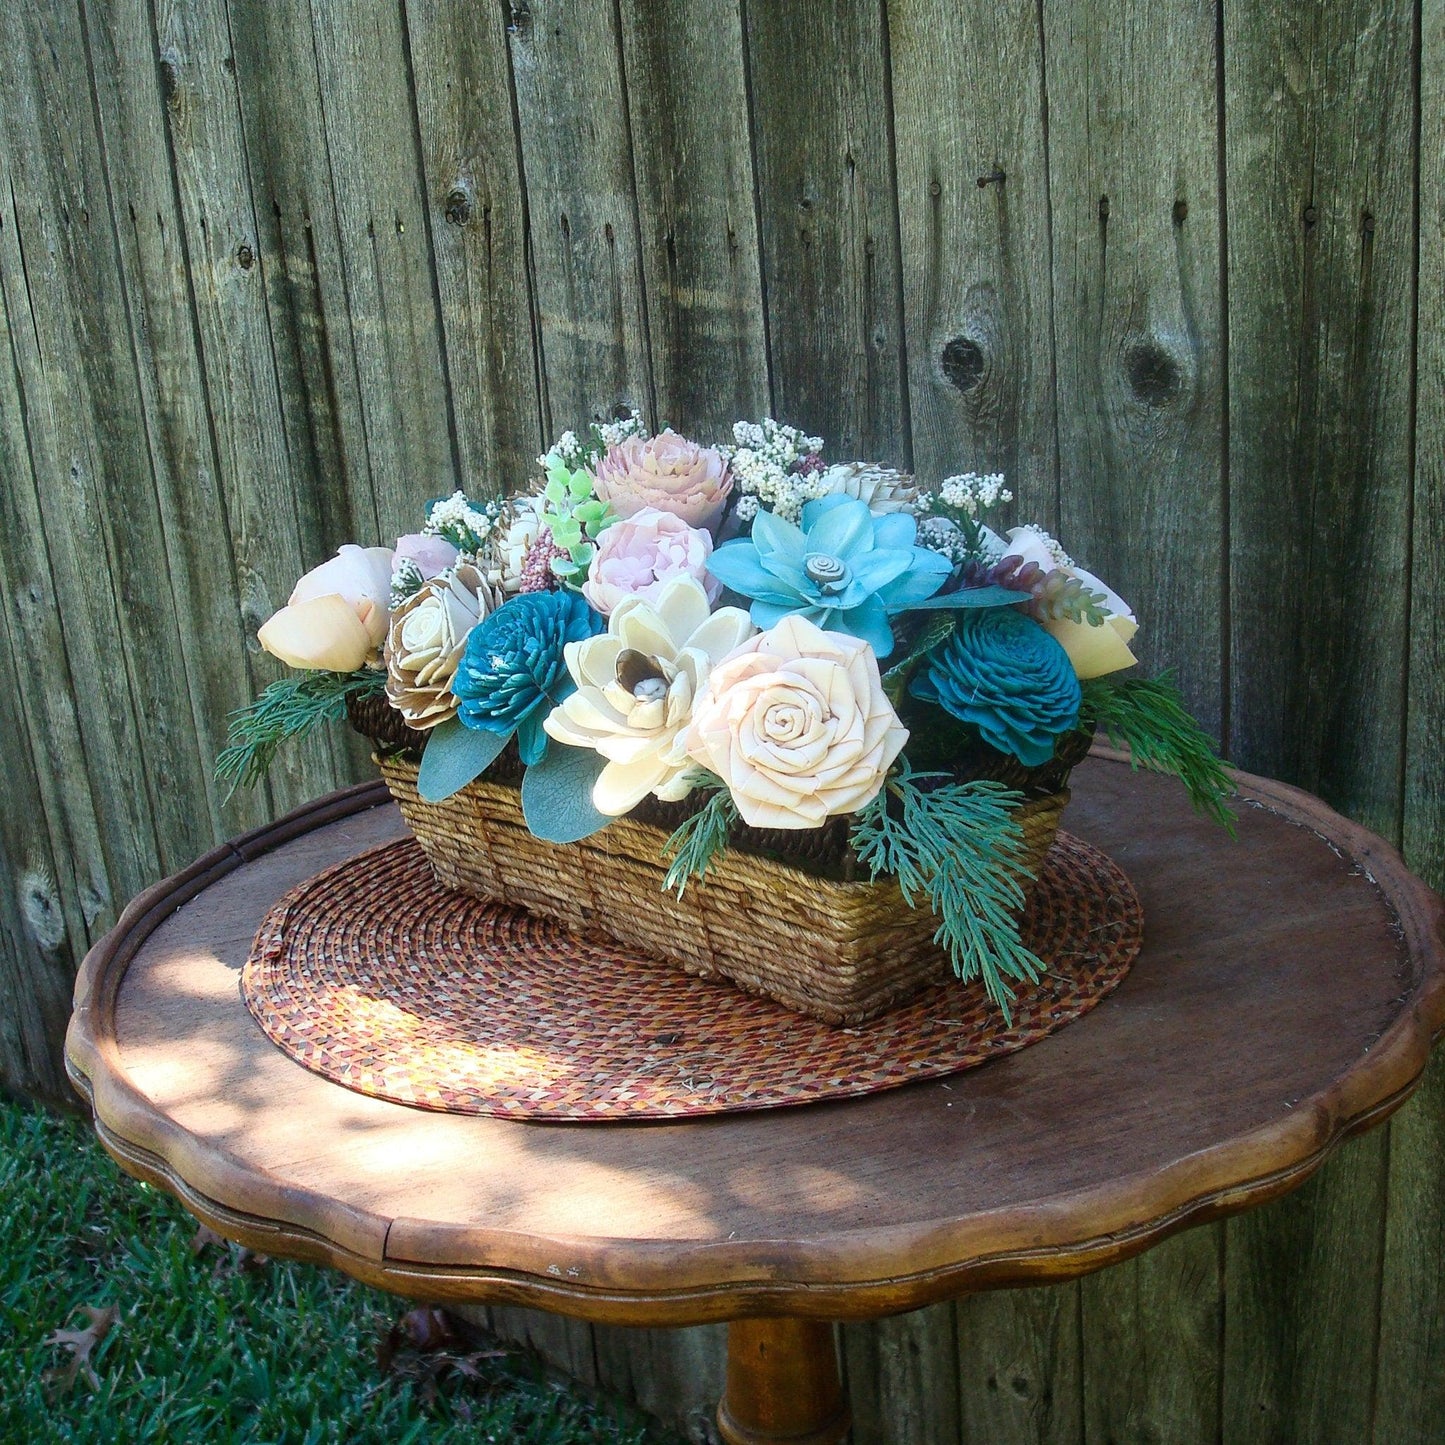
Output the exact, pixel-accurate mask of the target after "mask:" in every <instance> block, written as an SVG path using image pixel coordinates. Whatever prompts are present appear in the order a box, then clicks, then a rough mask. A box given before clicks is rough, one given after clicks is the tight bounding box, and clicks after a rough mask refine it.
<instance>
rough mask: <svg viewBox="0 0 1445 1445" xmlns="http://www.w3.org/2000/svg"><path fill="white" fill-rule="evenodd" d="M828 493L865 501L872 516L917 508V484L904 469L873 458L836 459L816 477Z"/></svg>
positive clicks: (910, 510)
mask: <svg viewBox="0 0 1445 1445" xmlns="http://www.w3.org/2000/svg"><path fill="white" fill-rule="evenodd" d="M818 480H819V482H820V484H821V485H822V487H823V489H824V492H825V494H826V495H828V496H838V497H852V498H853V499H854V500H855V501H858V502H867V503H868V510H869V511H870V512H872V513H873V515H874V516H875V517H882V516H886V515H887V514H888V513H889V512H912V511H915V510H917V503H918V488H917V486H916V485H915V484H914V481H913V478H912V477H911V476H909V474H908V473H907V472H900V471H896V470H895V469H894V468H892V467H880V466H878V465H877V464H876V463H874V462H838V463H837V464H835V465H834V466H831V467H828V468H827V469H826V470H825V471H824V472H823V474H822V476H821V477H819V479H818Z"/></svg>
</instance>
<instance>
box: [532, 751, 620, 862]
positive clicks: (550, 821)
mask: <svg viewBox="0 0 1445 1445" xmlns="http://www.w3.org/2000/svg"><path fill="white" fill-rule="evenodd" d="M606 766H607V759H606V758H604V757H602V756H601V755H600V754H599V753H596V752H594V751H593V750H592V749H591V748H574V747H569V746H568V745H567V744H566V743H559V742H556V741H555V740H554V741H553V743H552V746H551V747H549V748H548V749H547V751H546V752H545V753H544V754H543V756H542V760H541V761H540V762H537V763H533V764H532V766H531V767H529V768H528V769H527V771H526V773H525V775H524V776H523V778H522V816H523V817H524V818H526V820H527V827H528V828H529V829H531V831H532V833H533V835H534V836H535V837H538V838H541V839H544V840H545V841H546V842H548V843H575V842H577V841H578V840H579V839H580V838H587V837H590V836H591V835H592V834H593V833H596V832H598V831H599V830H600V829H602V828H605V827H606V826H607V825H608V824H609V823H610V822H611V821H612V819H611V818H609V817H608V816H607V815H606V814H605V813H599V812H598V811H597V809H596V808H594V807H593V806H592V785H593V784H594V783H595V782H596V781H597V776H598V774H599V773H601V771H602V769H603V768H605V767H606Z"/></svg>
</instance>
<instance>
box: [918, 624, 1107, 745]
mask: <svg viewBox="0 0 1445 1445" xmlns="http://www.w3.org/2000/svg"><path fill="white" fill-rule="evenodd" d="M909 691H911V692H912V693H913V695H914V696H915V697H917V698H921V699H923V701H925V702H934V703H937V704H938V705H939V707H941V708H943V709H944V711H945V712H949V713H952V714H953V716H954V717H956V718H958V719H959V721H960V722H966V723H971V724H972V725H973V726H974V727H976V728H977V729H978V731H979V734H980V736H981V737H982V738H983V740H984V741H985V742H986V743H988V744H990V745H991V746H992V747H995V748H997V749H998V750H999V752H1001V753H1008V754H1009V755H1010V756H1011V757H1015V758H1017V759H1018V760H1019V762H1021V763H1022V764H1023V765H1024V766H1025V767H1026V768H1037V767H1041V766H1042V765H1043V764H1044V763H1046V762H1048V760H1049V759H1050V758H1051V757H1053V755H1054V740H1055V739H1056V738H1057V737H1058V736H1059V735H1060V734H1061V733H1066V732H1069V731H1070V730H1071V729H1073V728H1075V727H1077V726H1078V723H1079V703H1080V701H1081V693H1080V689H1079V679H1078V676H1077V674H1076V673H1075V672H1074V665H1073V663H1072V662H1070V661H1069V654H1068V653H1067V652H1065V651H1064V649H1063V648H1062V647H1061V646H1060V645H1059V643H1058V642H1056V641H1055V640H1054V638H1053V637H1052V636H1050V634H1049V633H1048V632H1046V631H1045V630H1044V628H1042V627H1041V626H1040V625H1039V624H1038V623H1037V622H1035V621H1034V620H1033V619H1032V618H1031V617H1026V616H1024V615H1023V613H1021V612H1017V611H1015V610H1014V609H1013V608H1011V607H992V608H988V609H986V610H980V611H977V612H966V613H964V614H963V615H961V616H960V617H959V620H958V625H957V626H956V627H955V628H954V631H953V635H952V636H951V637H950V638H949V639H948V641H947V642H946V643H944V644H943V646H942V647H940V648H939V649H938V650H937V651H935V652H933V653H931V654H930V655H929V657H928V660H927V662H926V663H925V664H924V666H923V667H922V668H920V669H919V671H918V673H917V675H916V676H915V677H914V679H913V682H912V684H911V685H910V688H909Z"/></svg>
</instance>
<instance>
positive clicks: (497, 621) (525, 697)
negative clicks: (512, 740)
mask: <svg viewBox="0 0 1445 1445" xmlns="http://www.w3.org/2000/svg"><path fill="white" fill-rule="evenodd" d="M601 625H602V619H601V618H600V617H598V615H597V614H596V613H595V612H594V611H593V610H592V609H591V608H590V607H589V606H588V605H587V604H586V602H584V601H583V600H582V598H581V597H580V596H578V594H577V593H575V592H524V593H523V594H522V595H521V596H520V597H513V598H511V599H510V600H509V601H507V602H505V603H503V604H502V606H500V607H499V608H497V610H496V611H495V612H493V613H492V614H491V615H490V616H488V617H486V618H484V619H483V620H482V621H481V622H479V623H478V624H477V625H476V626H475V627H474V628H472V630H471V632H470V633H469V634H468V635H467V643H466V647H465V648H463V650H462V660H461V662H460V663H459V664H458V665H457V671H456V676H455V677H453V678H452V691H453V692H454V693H455V694H456V697H457V716H458V717H459V718H460V719H461V721H462V723H463V724H464V725H465V726H467V727H469V728H476V729H477V730H479V731H481V732H489V733H503V734H506V733H511V732H513V731H515V732H516V734H517V748H518V751H519V752H520V753H521V756H522V761H523V762H524V763H526V764H527V766H528V767H530V766H531V765H532V764H533V763H535V762H537V761H538V760H539V759H540V758H541V757H542V755H543V753H545V752H546V750H547V738H546V735H545V734H544V733H543V731H542V716H543V714H544V712H545V705H546V704H549V703H556V702H559V701H560V700H561V699H562V697H563V696H564V695H565V694H566V693H568V692H570V691H571V688H572V681H571V679H570V678H569V677H568V676H567V667H566V664H565V662H564V661H563V648H564V647H565V646H566V645H567V644H568V643H569V642H581V641H583V640H584V639H585V638H588V637H591V636H592V635H593V634H594V633H595V632H596V631H597V630H598V628H599V627H600V626H601Z"/></svg>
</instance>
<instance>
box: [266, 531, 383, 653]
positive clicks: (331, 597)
mask: <svg viewBox="0 0 1445 1445" xmlns="http://www.w3.org/2000/svg"><path fill="white" fill-rule="evenodd" d="M390 603H391V548H390V547H358V546H356V545H355V544H354V543H350V542H348V543H347V544H346V545H345V546H344V547H342V548H341V550H340V551H338V552H337V554H336V556H334V557H333V558H331V560H330V561H328V562H323V563H322V564H321V565H320V566H319V567H313V568H312V569H311V571H309V572H308V573H307V574H306V575H305V576H304V577H303V578H302V579H301V580H300V581H299V582H298V583H297V584H296V586H295V587H293V588H292V589H291V596H290V599H289V600H288V601H287V603H286V606H284V607H283V608H281V610H280V611H279V612H276V613H274V614H273V615H272V616H271V617H269V618H268V619H267V620H266V621H265V622H264V623H263V624H262V625H261V629H260V631H259V632H257V634H256V640H257V641H258V642H259V643H260V644H261V646H262V647H264V648H265V649H266V651H267V652H269V653H271V655H272V656H273V657H279V658H280V659H281V661H282V662H284V663H286V664H287V666H288V667H299V668H305V669H309V670H313V671H315V670H324V671H327V672H355V671H356V669H357V668H358V667H363V666H365V664H366V663H368V662H370V661H372V660H373V659H374V658H375V656H376V654H377V651H378V650H379V649H380V647H381V644H382V640H383V639H384V638H385V637H386V627H387V620H388V617H389V615H390Z"/></svg>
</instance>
